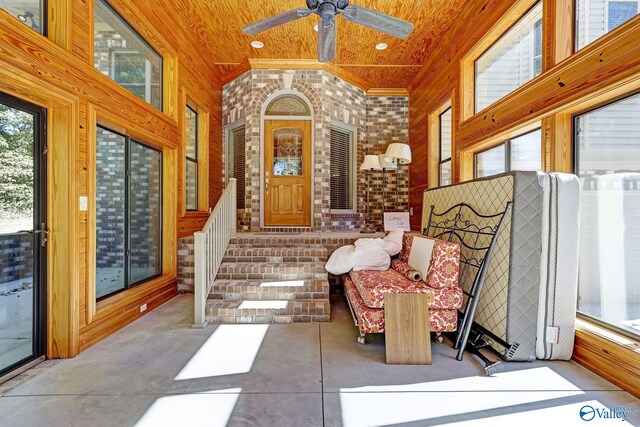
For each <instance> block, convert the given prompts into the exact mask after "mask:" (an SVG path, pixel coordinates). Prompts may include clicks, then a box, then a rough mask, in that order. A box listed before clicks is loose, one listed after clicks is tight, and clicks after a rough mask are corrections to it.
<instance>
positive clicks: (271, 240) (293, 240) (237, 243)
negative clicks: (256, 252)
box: [229, 235, 324, 248]
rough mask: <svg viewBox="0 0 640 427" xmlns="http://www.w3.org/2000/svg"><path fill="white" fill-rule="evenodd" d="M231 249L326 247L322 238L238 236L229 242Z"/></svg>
mask: <svg viewBox="0 0 640 427" xmlns="http://www.w3.org/2000/svg"><path fill="white" fill-rule="evenodd" d="M229 247H230V248H281V247H296V248H311V247H316V248H322V247H324V242H323V239H321V238H320V237H309V236H291V235H289V236H278V235H270V236H269V235H267V236H255V235H252V236H238V237H235V238H232V239H231V241H230V242H229Z"/></svg>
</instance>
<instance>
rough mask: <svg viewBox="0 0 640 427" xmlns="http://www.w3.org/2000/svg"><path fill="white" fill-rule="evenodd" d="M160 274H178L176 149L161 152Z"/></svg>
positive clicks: (172, 275) (175, 275)
mask: <svg viewBox="0 0 640 427" xmlns="http://www.w3.org/2000/svg"><path fill="white" fill-rule="evenodd" d="M162 172H163V174H162V205H163V209H162V274H163V275H165V276H169V277H173V278H175V277H177V275H178V237H177V236H178V233H177V228H176V227H177V222H178V217H177V213H178V194H179V190H178V150H176V149H164V150H163V152H162Z"/></svg>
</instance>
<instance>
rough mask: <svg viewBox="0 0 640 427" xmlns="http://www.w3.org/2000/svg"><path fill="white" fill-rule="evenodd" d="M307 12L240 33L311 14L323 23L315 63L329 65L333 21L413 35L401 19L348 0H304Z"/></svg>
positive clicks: (333, 41)
mask: <svg viewBox="0 0 640 427" xmlns="http://www.w3.org/2000/svg"><path fill="white" fill-rule="evenodd" d="M306 1H307V9H295V10H290V11H289V12H284V13H281V14H280V15H276V16H272V17H271V18H267V19H263V20H262V21H258V22H256V23H254V24H251V25H247V26H246V27H244V28H243V29H242V31H244V32H245V33H247V34H249V35H253V34H258V33H261V32H262V31H265V30H269V29H271V28H273V27H277V26H279V25H283V24H286V23H288V22H291V21H295V20H296V19H300V18H305V17H307V16H309V15H311V14H312V13H315V14H316V15H318V16H320V18H321V19H322V20H321V21H320V23H319V24H318V61H320V62H328V61H331V60H332V59H333V58H334V57H335V56H336V20H335V17H336V16H338V15H343V16H344V17H345V19H346V20H347V21H351V22H353V23H355V24H360V25H364V26H365V27H369V28H373V29H374V30H378V31H380V32H382V33H385V34H389V35H390V36H394V37H398V38H400V39H404V38H406V37H407V36H408V35H409V34H411V32H412V31H413V24H412V23H410V22H407V21H403V20H402V19H398V18H394V17H393V16H389V15H386V14H384V13H380V12H376V11H375V10H371V9H367V8H366V7H361V6H355V5H349V0H306Z"/></svg>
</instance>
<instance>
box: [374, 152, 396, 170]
mask: <svg viewBox="0 0 640 427" xmlns="http://www.w3.org/2000/svg"><path fill="white" fill-rule="evenodd" d="M385 156H386V154H379V155H378V161H379V162H380V167H381V168H382V169H386V170H391V169H394V170H395V169H398V165H396V164H394V163H391V161H390V160H388V159H387V158H386V157H385Z"/></svg>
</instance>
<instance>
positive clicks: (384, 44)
mask: <svg viewBox="0 0 640 427" xmlns="http://www.w3.org/2000/svg"><path fill="white" fill-rule="evenodd" d="M388 47H389V46H387V44H386V43H378V44H377V45H376V49H378V50H385V49H386V48H388Z"/></svg>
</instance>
